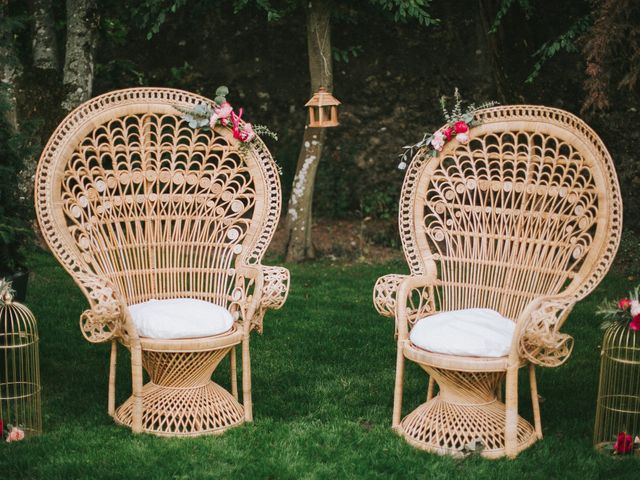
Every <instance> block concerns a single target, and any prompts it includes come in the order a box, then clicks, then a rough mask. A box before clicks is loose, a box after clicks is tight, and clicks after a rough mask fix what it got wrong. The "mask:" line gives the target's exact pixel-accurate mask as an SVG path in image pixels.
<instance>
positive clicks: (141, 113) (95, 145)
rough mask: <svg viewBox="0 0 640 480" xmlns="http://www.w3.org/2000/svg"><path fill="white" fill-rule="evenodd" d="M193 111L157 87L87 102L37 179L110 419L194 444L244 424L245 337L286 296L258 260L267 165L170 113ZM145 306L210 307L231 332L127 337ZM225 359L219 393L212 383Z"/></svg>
mask: <svg viewBox="0 0 640 480" xmlns="http://www.w3.org/2000/svg"><path fill="white" fill-rule="evenodd" d="M205 101H207V100H206V99H205V98H203V97H200V96H198V95H194V94H191V93H188V92H183V91H180V90H172V89H164V88H135V89H128V90H120V91H115V92H111V93H108V94H105V95H102V96H100V97H97V98H95V99H93V100H91V101H89V102H87V103H85V104H83V105H81V106H80V107H78V108H77V109H76V110H75V111H73V112H72V113H71V114H70V115H69V116H68V117H67V118H66V119H65V120H64V121H63V122H62V123H61V124H60V126H59V127H58V129H57V130H56V131H55V132H54V134H53V136H52V137H51V139H50V140H49V143H48V144H47V146H46V147H45V150H44V152H43V154H42V157H41V159H40V163H39V165H38V171H37V174H36V211H37V214H38V220H39V222H40V227H41V229H42V233H43V235H44V237H45V239H46V241H47V243H48V244H49V246H50V248H51V250H52V251H53V253H54V255H55V256H56V257H57V259H58V260H59V261H60V263H61V264H62V265H63V266H64V267H65V268H66V270H67V271H68V272H69V273H70V274H71V275H72V276H73V278H74V280H75V281H76V283H77V284H78V285H79V287H80V288H81V289H82V291H83V292H84V293H85V295H86V296H87V298H88V300H89V303H90V309H89V310H87V311H85V312H84V313H83V314H82V316H81V318H80V327H81V330H82V333H83V334H84V335H85V337H86V338H87V339H88V340H89V341H91V342H104V341H111V342H112V349H111V371H110V377H109V379H110V381H109V403H108V410H109V413H110V414H111V415H115V417H116V420H117V421H118V422H120V423H123V424H125V425H128V426H130V427H131V428H132V429H133V430H134V431H135V432H140V431H146V432H151V433H155V434H158V435H200V434H203V433H218V432H221V431H223V430H224V429H225V428H227V427H229V426H232V425H237V424H238V423H241V422H242V421H244V420H251V419H252V403H251V370H250V360H249V333H250V331H251V330H252V329H254V328H255V329H258V330H260V329H261V328H262V318H263V316H264V311H265V310H266V309H267V308H280V307H281V306H282V305H283V303H284V301H285V299H286V296H287V292H288V285H289V272H288V271H287V270H286V269H283V268H277V267H263V266H262V265H261V264H260V262H261V259H262V257H263V255H264V252H265V250H266V248H267V246H268V245H269V242H270V241H271V238H272V236H273V233H274V230H275V227H276V224H277V222H278V218H279V215H280V209H281V190H280V181H279V177H278V169H277V166H276V164H275V162H274V161H273V159H272V157H271V155H270V154H269V152H268V150H267V149H266V147H265V146H264V144H263V143H262V142H261V141H260V140H259V139H258V140H256V141H254V142H252V143H251V144H249V145H247V147H248V148H246V149H243V148H241V147H242V145H241V144H240V143H239V142H238V141H237V140H235V139H234V138H233V136H232V133H231V132H230V131H229V129H227V128H225V127H219V128H216V129H215V130H213V131H212V130H208V129H193V128H190V127H189V126H188V125H187V124H186V122H184V121H183V120H182V119H181V114H180V112H179V111H178V110H177V109H176V107H179V108H181V109H191V108H193V107H194V106H195V105H197V104H199V103H202V102H205ZM154 298H155V299H168V298H195V299H200V300H205V301H209V302H212V303H216V304H218V305H222V306H225V307H227V308H228V309H229V310H230V311H231V312H232V313H233V314H234V316H235V318H236V319H237V322H236V324H235V326H234V327H233V328H232V330H231V331H230V332H228V333H227V334H224V335H219V336H216V337H206V338H202V339H185V340H180V341H177V340H166V341H163V340H152V339H145V338H140V337H139V335H138V333H137V331H136V329H135V326H134V324H133V322H132V320H131V317H130V315H129V313H128V309H127V305H131V304H134V303H140V302H144V301H147V300H150V299H154ZM117 341H119V342H122V343H123V344H124V345H125V346H126V347H127V348H129V349H130V350H131V359H132V373H133V395H132V397H131V398H130V399H129V400H128V401H127V402H126V403H125V404H124V405H123V406H121V407H120V408H119V409H118V410H117V411H116V409H115V366H116V353H117V344H116V342H117ZM240 343H241V344H242V361H243V368H242V373H243V378H242V389H243V406H240V404H239V403H238V401H237V396H238V394H237V382H236V371H235V369H236V364H235V345H238V344H240ZM229 351H231V357H230V358H231V367H232V380H231V384H232V395H231V394H228V393H226V392H225V391H224V390H223V389H222V388H221V387H219V386H217V385H215V384H213V383H212V382H211V374H212V372H213V370H214V369H215V367H216V365H217V364H218V362H219V361H220V360H221V359H222V358H223V357H224V356H225V355H226V353H227V352H229ZM143 367H144V368H145V369H146V370H147V372H148V373H149V375H150V377H151V383H150V384H148V385H146V386H145V387H144V388H143V386H142V383H143V382H142V379H143V376H142V368H143Z"/></svg>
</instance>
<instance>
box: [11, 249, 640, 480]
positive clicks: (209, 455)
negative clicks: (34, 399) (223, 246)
mask: <svg viewBox="0 0 640 480" xmlns="http://www.w3.org/2000/svg"><path fill="white" fill-rule="evenodd" d="M32 270H33V271H34V274H33V276H32V279H31V284H30V291H29V297H28V302H27V303H28V305H29V306H30V307H31V308H32V309H33V311H34V313H35V314H36V317H37V318H38V321H39V326H40V332H41V343H40V348H41V372H42V383H43V407H42V411H43V415H44V428H45V433H44V434H43V435H42V436H40V437H37V438H34V439H31V440H29V441H25V442H21V443H13V444H4V445H0V477H1V478H9V479H21V478H28V479H58V478H60V479H62V478H64V479H82V478H128V479H132V478H154V479H164V478H167V479H192V478H278V479H279V478H283V479H288V478H331V479H343V478H429V479H437V478H487V479H504V478H519V479H524V478H540V479H549V478H582V479H591V478H638V475H640V474H638V471H639V468H640V461H638V460H636V459H624V460H623V459H618V458H609V457H606V456H603V455H600V454H597V453H596V452H594V450H593V449H592V446H591V436H592V432H593V422H594V415H595V399H596V390H597V380H598V366H599V344H600V340H601V338H602V332H601V330H600V329H599V326H598V324H599V320H598V319H597V318H595V317H594V315H593V310H594V308H595V306H596V305H597V304H598V303H599V302H600V301H601V299H602V298H603V297H604V296H609V297H614V296H617V295H620V294H621V293H623V292H626V291H627V290H628V286H627V283H626V282H625V280H624V279H623V278H621V277H619V276H616V275H613V274H612V275H609V277H608V278H607V279H606V280H605V282H604V283H603V285H601V286H600V288H599V289H598V290H597V291H596V292H595V293H594V294H593V295H592V296H591V297H589V298H588V299H587V300H586V301H584V302H582V303H581V304H579V305H578V306H577V308H576V309H574V312H573V313H572V315H571V317H570V318H569V320H568V323H567V328H566V329H565V331H567V332H568V333H570V334H571V335H573V336H574V337H575V343H576V346H575V350H574V353H573V356H572V358H571V359H570V360H569V362H568V364H566V365H565V366H562V367H560V368H557V369H539V370H538V375H539V389H540V394H541V395H542V396H543V397H544V399H545V401H544V402H543V403H542V419H543V427H544V434H545V438H544V439H543V440H542V441H541V442H538V443H536V444H535V445H534V446H533V447H531V448H530V449H529V450H527V451H525V452H523V453H522V454H520V456H519V457H518V458H517V459H516V460H513V461H510V460H498V461H490V460H484V459H481V458H475V457H473V458H467V459H464V460H454V459H452V458H448V457H439V456H435V455H431V454H427V453H425V452H422V451H419V450H416V449H414V448H412V447H410V446H409V445H408V444H406V443H405V442H404V440H402V439H401V438H400V437H398V436H396V435H395V434H394V433H393V432H392V431H391V429H390V428H389V426H390V421H391V407H392V395H393V381H394V369H395V343H394V339H393V324H392V321H391V320H390V319H385V318H383V317H380V316H378V315H377V313H376V312H375V310H374V308H373V306H372V303H371V291H372V287H373V284H374V282H375V280H376V278H377V277H378V276H380V275H383V274H385V273H393V272H396V273H397V272H404V271H405V270H406V267H404V266H403V265H401V264H388V265H375V266H371V265H351V266H332V265H329V264H327V263H322V262H320V263H314V264H305V265H300V266H291V272H292V279H293V281H292V287H291V294H290V296H289V300H288V302H287V304H286V305H285V307H284V308H283V309H282V310H280V311H278V312H270V313H269V314H268V316H267V318H266V321H265V333H264V335H262V336H259V335H254V336H253V337H252V340H253V343H252V347H251V348H252V360H253V362H252V364H253V365H252V368H253V372H252V373H253V392H254V403H255V406H254V417H255V422H254V423H253V424H249V425H245V426H241V427H240V428H236V429H232V430H230V431H228V432H227V433H225V434H224V435H222V436H218V437H200V438H193V439H166V438H156V437H153V436H149V435H133V434H132V433H131V432H130V431H128V430H126V429H124V428H121V427H117V426H116V425H115V424H114V423H113V422H112V420H111V419H110V417H109V416H108V415H107V411H106V409H107V372H108V351H109V346H108V345H92V344H89V343H87V342H86V341H84V339H83V338H82V336H81V334H80V330H79V328H78V318H79V315H80V313H81V312H82V310H84V309H85V308H86V302H85V300H84V298H83V297H82V295H81V293H80V291H79V290H78V289H77V288H76V287H75V286H74V284H73V282H72V280H71V279H70V278H69V276H68V275H67V274H66V273H65V272H64V271H63V270H62V269H61V268H60V267H59V266H58V265H57V263H56V262H55V261H54V260H53V258H52V257H50V256H48V255H38V256H35V257H33V258H32ZM128 360H129V358H128V353H125V351H124V349H123V348H121V349H120V356H119V376H118V401H119V402H122V401H124V400H125V399H126V397H127V396H128V395H129V392H130V388H131V387H130V383H129V382H130V370H129V363H128ZM521 372H522V375H521V376H520V380H521V388H520V398H521V402H520V405H521V412H522V413H523V415H524V416H525V418H529V419H530V418H531V405H530V401H529V390H528V388H527V386H526V381H527V376H526V375H524V373H526V371H525V370H522V371H521ZM214 376H215V377H216V378H215V380H216V381H217V382H218V383H220V384H222V385H223V386H225V387H226V388H228V386H229V378H228V361H227V360H225V361H224V362H223V364H222V365H221V366H220V367H219V369H218V370H217V371H216V374H215V375H214ZM405 386H406V390H405V409H404V414H406V413H408V412H409V411H410V410H411V409H412V408H414V407H415V406H417V405H418V404H419V403H420V402H422V401H424V397H425V395H426V390H427V377H426V375H425V374H424V373H423V371H422V370H421V369H420V368H419V367H417V366H416V365H414V364H411V363H410V362H408V366H407V372H406V382H405Z"/></svg>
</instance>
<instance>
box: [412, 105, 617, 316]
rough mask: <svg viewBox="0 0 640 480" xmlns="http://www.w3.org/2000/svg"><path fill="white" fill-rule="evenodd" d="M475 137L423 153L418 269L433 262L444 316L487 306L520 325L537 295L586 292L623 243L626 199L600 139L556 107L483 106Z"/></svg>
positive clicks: (417, 199) (415, 196) (415, 222)
mask: <svg viewBox="0 0 640 480" xmlns="http://www.w3.org/2000/svg"><path fill="white" fill-rule="evenodd" d="M479 118H480V120H481V122H482V123H481V124H480V125H479V126H477V127H475V128H473V129H472V130H471V141H470V142H469V143H468V144H467V145H461V144H460V143H459V142H457V141H456V140H453V141H451V142H449V143H448V144H447V145H446V146H445V148H444V150H443V151H442V152H441V153H440V154H439V155H438V156H437V157H431V156H430V155H428V152H426V151H423V152H421V153H419V154H418V155H417V156H416V158H415V159H414V160H413V161H412V163H411V166H410V168H409V171H408V172H407V176H406V178H405V183H404V186H403V192H402V199H401V211H400V225H401V237H402V240H403V246H404V250H405V254H406V257H407V260H408V262H409V264H410V267H411V269H412V271H413V272H414V273H422V272H424V271H425V269H426V268H427V265H428V263H431V262H434V263H435V265H436V266H437V269H438V277H439V279H440V282H441V285H440V287H439V288H438V289H437V296H438V302H439V303H440V308H441V309H443V310H453V309H459V308H470V307H484V308H493V309H496V310H498V311H499V312H500V313H502V314H503V315H505V316H507V317H509V318H512V319H516V318H517V316H518V315H519V314H520V313H521V311H522V310H523V308H524V307H525V306H526V305H527V303H528V302H530V301H531V300H532V299H533V298H535V297H538V296H540V295H547V294H555V293H559V292H562V291H563V290H565V289H566V288H568V287H569V285H571V288H572V290H571V291H574V290H573V289H574V288H575V289H576V290H575V292H576V297H577V298H582V297H583V296H585V295H586V294H587V293H589V292H590V291H591V290H592V289H593V288H594V287H595V285H597V283H598V282H599V281H600V279H601V278H602V276H603V275H604V274H605V273H606V272H607V270H608V268H609V266H610V264H611V262H612V260H613V257H614V255H615V252H616V250H617V247H618V243H619V239H620V232H621V228H622V203H621V200H620V192H619V186H618V180H617V176H616V173H615V170H614V166H613V163H612V160H611V157H610V156H609V153H608V152H607V150H606V149H605V147H604V145H603V144H602V141H601V140H600V139H599V138H598V136H597V135H596V134H595V133H594V132H593V131H592V130H591V129H590V128H589V127H588V126H587V125H586V124H585V123H584V122H582V121H581V120H580V119H578V118H577V117H575V116H573V115H571V114H569V113H567V112H564V111H561V110H556V109H551V108H545V107H536V106H526V105H522V106H506V107H497V108H492V109H487V110H483V111H481V112H480V113H479Z"/></svg>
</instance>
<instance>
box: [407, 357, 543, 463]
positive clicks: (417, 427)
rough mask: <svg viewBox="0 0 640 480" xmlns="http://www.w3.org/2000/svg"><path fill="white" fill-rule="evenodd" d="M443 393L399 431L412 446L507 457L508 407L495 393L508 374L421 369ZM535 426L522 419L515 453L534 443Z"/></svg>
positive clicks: (409, 418)
mask: <svg viewBox="0 0 640 480" xmlns="http://www.w3.org/2000/svg"><path fill="white" fill-rule="evenodd" d="M421 366H422V367H423V368H424V369H425V370H427V372H428V373H429V374H430V375H433V377H434V379H435V381H436V382H437V384H438V386H439V388H440V392H439V394H438V395H437V396H435V397H434V398H432V399H431V400H429V401H428V402H426V403H423V404H422V405H420V406H419V407H418V408H417V409H415V410H414V411H413V412H411V413H410V414H409V415H407V416H406V417H405V418H404V419H403V420H402V422H401V423H400V425H399V427H398V432H399V433H400V435H402V436H403V437H404V438H405V439H406V440H407V442H409V443H410V444H411V445H413V446H415V447H417V448H420V449H422V450H426V451H428V452H432V453H437V454H440V455H454V456H461V455H463V454H464V453H465V451H464V449H465V447H466V446H467V445H469V444H470V443H473V442H476V441H479V442H481V443H482V445H483V449H482V451H481V452H480V453H481V455H482V456H483V457H486V458H497V457H502V456H504V455H506V450H505V422H506V407H505V404H504V403H502V402H501V401H499V400H498V398H497V392H498V391H499V388H500V385H501V383H502V380H503V378H504V372H459V371H453V370H445V369H438V368H433V367H429V366H426V365H421ZM536 439H537V438H536V434H535V430H534V428H533V426H532V425H531V424H530V423H529V422H527V421H526V420H524V419H523V418H522V417H518V425H517V442H516V443H517V444H516V453H517V452H520V451H522V450H524V449H525V448H527V447H529V446H530V445H531V444H533V443H534V442H535V441H536Z"/></svg>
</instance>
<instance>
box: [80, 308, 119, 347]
mask: <svg viewBox="0 0 640 480" xmlns="http://www.w3.org/2000/svg"><path fill="white" fill-rule="evenodd" d="M121 323H122V306H121V305H120V304H119V303H115V302H112V303H106V304H105V303H99V304H97V305H96V306H94V307H93V308H91V309H89V310H85V311H84V312H82V315H80V331H81V332H82V335H83V336H84V338H86V339H87V340H88V341H89V342H91V343H101V342H107V341H109V340H112V339H113V338H115V337H118V336H120V327H121Z"/></svg>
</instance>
